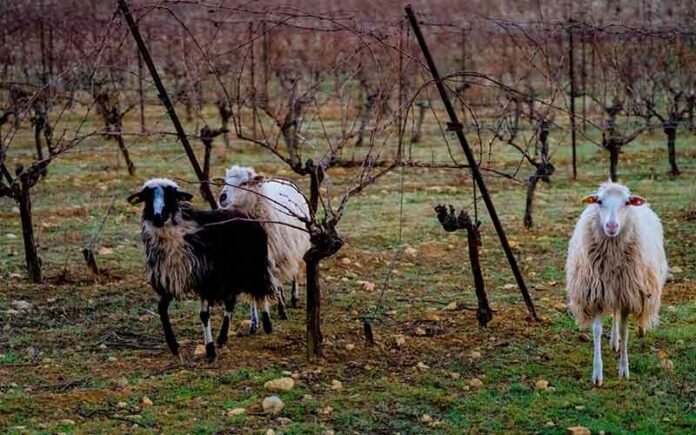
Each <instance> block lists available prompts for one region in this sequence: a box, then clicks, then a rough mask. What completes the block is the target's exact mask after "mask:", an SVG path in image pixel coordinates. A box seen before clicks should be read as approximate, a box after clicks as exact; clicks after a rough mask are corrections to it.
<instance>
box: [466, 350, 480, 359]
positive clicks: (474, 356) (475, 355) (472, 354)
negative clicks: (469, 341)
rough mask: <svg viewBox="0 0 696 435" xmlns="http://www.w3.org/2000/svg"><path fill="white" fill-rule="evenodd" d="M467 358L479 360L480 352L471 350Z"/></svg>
mask: <svg viewBox="0 0 696 435" xmlns="http://www.w3.org/2000/svg"><path fill="white" fill-rule="evenodd" d="M469 358H471V359H479V358H481V352H479V351H478V350H472V351H471V352H469Z"/></svg>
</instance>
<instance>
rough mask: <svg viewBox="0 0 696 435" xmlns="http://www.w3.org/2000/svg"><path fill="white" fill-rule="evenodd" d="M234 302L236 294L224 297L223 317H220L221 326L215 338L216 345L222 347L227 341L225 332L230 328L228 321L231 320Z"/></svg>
mask: <svg viewBox="0 0 696 435" xmlns="http://www.w3.org/2000/svg"><path fill="white" fill-rule="evenodd" d="M236 302H237V297H236V295H232V296H228V297H227V299H225V317H223V318H222V326H221V327H220V334H219V335H218V338H217V344H218V347H222V346H224V345H225V344H226V343H227V334H228V333H229V330H230V321H231V320H232V312H233V311H234V304H235V303H236Z"/></svg>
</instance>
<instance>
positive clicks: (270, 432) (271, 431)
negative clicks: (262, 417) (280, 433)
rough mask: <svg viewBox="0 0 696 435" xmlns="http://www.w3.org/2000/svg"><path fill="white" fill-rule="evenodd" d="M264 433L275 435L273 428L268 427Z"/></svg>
mask: <svg viewBox="0 0 696 435" xmlns="http://www.w3.org/2000/svg"><path fill="white" fill-rule="evenodd" d="M266 435H275V431H274V430H273V429H268V430H267V431H266Z"/></svg>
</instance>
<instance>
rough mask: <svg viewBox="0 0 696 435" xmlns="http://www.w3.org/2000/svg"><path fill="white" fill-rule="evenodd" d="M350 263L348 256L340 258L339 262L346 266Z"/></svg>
mask: <svg viewBox="0 0 696 435" xmlns="http://www.w3.org/2000/svg"><path fill="white" fill-rule="evenodd" d="M351 263H352V261H350V258H348V257H343V258H341V264H343V265H344V266H348V265H349V264H351Z"/></svg>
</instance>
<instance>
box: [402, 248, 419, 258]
mask: <svg viewBox="0 0 696 435" xmlns="http://www.w3.org/2000/svg"><path fill="white" fill-rule="evenodd" d="M404 254H406V255H408V256H409V257H415V256H416V254H418V250H416V249H415V248H413V247H412V246H409V247H407V248H406V249H404Z"/></svg>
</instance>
